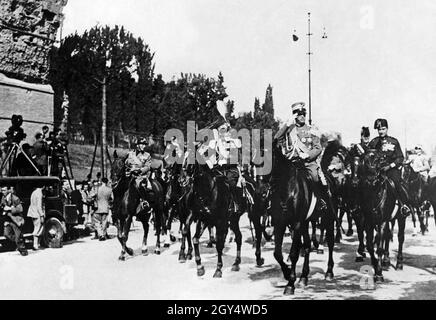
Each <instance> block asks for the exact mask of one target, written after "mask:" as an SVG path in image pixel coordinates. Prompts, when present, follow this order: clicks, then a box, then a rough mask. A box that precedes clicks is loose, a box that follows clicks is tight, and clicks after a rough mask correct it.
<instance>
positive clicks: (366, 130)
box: [360, 127, 370, 138]
mask: <svg viewBox="0 0 436 320" xmlns="http://www.w3.org/2000/svg"><path fill="white" fill-rule="evenodd" d="M360 135H361V136H362V137H364V138H368V137H369V136H370V133H369V128H368V127H362V131H360Z"/></svg>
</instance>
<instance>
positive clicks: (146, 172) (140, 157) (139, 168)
mask: <svg viewBox="0 0 436 320" xmlns="http://www.w3.org/2000/svg"><path fill="white" fill-rule="evenodd" d="M146 145H147V140H146V139H145V138H140V139H139V140H138V142H137V144H136V150H135V151H130V152H129V154H128V155H127V159H126V162H125V165H126V176H127V177H134V178H135V182H136V188H137V189H138V190H141V189H142V188H145V189H147V190H151V183H150V180H149V179H150V168H151V155H150V154H149V153H148V152H146V151H145V148H146ZM140 194H141V192H140Z"/></svg>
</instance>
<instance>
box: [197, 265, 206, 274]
mask: <svg viewBox="0 0 436 320" xmlns="http://www.w3.org/2000/svg"><path fill="white" fill-rule="evenodd" d="M204 273H205V271H204V266H201V267H200V268H197V276H199V277H202V276H204Z"/></svg>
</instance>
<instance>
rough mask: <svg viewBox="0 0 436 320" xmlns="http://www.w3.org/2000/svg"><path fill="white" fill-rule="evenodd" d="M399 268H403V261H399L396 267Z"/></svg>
mask: <svg viewBox="0 0 436 320" xmlns="http://www.w3.org/2000/svg"><path fill="white" fill-rule="evenodd" d="M395 268H396V269H397V270H403V263H402V262H397V266H396V267H395Z"/></svg>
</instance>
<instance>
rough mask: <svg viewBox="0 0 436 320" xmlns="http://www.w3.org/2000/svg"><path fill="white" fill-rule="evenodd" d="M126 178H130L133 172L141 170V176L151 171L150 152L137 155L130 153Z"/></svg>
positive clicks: (127, 160) (134, 152) (133, 152)
mask: <svg viewBox="0 0 436 320" xmlns="http://www.w3.org/2000/svg"><path fill="white" fill-rule="evenodd" d="M125 164H126V176H130V175H131V174H132V171H136V170H139V171H140V173H141V175H143V174H146V173H147V172H148V171H150V167H151V156H150V154H149V153H148V152H144V153H136V151H130V152H129V154H128V156H127V159H126V162H125Z"/></svg>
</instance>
